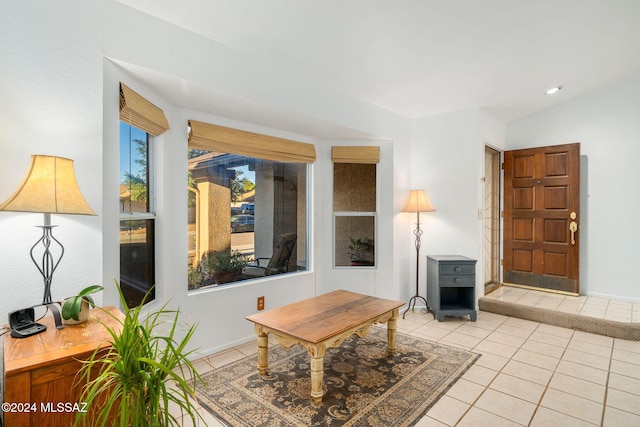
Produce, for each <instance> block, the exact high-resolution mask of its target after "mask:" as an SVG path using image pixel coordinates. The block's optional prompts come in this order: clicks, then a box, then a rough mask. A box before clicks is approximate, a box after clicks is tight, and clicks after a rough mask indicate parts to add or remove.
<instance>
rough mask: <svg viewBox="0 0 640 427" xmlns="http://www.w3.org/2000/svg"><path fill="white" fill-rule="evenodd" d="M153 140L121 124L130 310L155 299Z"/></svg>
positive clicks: (124, 275) (124, 283) (124, 281)
mask: <svg viewBox="0 0 640 427" xmlns="http://www.w3.org/2000/svg"><path fill="white" fill-rule="evenodd" d="M151 138H152V137H151V136H150V135H149V134H148V133H147V132H145V131H143V130H140V129H138V128H136V127H134V126H131V125H129V124H127V123H125V122H120V287H121V288H122V291H123V294H124V296H125V298H126V300H127V304H128V305H129V307H136V306H139V305H140V304H141V303H142V301H143V299H144V297H145V295H147V293H148V295H147V300H146V301H145V302H149V301H153V300H154V299H155V291H154V289H153V286H154V284H155V244H154V243H155V212H154V209H153V191H152V189H153V185H152V184H153V180H152V173H151V171H152V170H153V164H152V158H153V157H152V156H151V155H150V151H151V143H150V141H151Z"/></svg>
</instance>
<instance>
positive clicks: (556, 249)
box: [503, 143, 580, 294]
mask: <svg viewBox="0 0 640 427" xmlns="http://www.w3.org/2000/svg"><path fill="white" fill-rule="evenodd" d="M579 201H580V143H575V144H566V145H556V146H550V147H538V148H528V149H524V150H515V151H506V152H505V153H504V277H503V278H504V282H505V283H512V284H519V285H525V286H531V287H535V288H543V289H548V290H556V291H563V292H569V293H575V294H577V293H578V289H579V287H578V265H579V256H578V255H579V251H578V247H579V244H578V237H579V233H578V224H579V221H580V206H579Z"/></svg>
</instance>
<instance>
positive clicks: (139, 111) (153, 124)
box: [120, 82, 169, 136]
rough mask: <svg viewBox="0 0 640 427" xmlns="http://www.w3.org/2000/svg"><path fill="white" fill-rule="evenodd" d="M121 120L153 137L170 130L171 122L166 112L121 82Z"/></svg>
mask: <svg viewBox="0 0 640 427" xmlns="http://www.w3.org/2000/svg"><path fill="white" fill-rule="evenodd" d="M120 120H121V121H123V122H125V123H129V124H130V125H132V126H135V127H137V128H138V129H141V130H143V131H145V132H147V133H150V134H151V135H153V136H158V135H160V134H162V133H164V132H166V131H167V130H168V129H169V121H168V120H167V118H166V116H165V115H164V111H162V109H160V108H158V107H156V106H155V105H153V104H152V103H150V102H149V101H147V100H146V99H145V98H144V97H142V96H141V95H140V94H138V93H137V92H136V91H134V90H133V89H131V88H130V87H128V86H127V85H125V84H124V83H122V82H120Z"/></svg>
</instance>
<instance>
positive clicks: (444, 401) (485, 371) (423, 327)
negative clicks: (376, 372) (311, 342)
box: [196, 287, 640, 427]
mask: <svg viewBox="0 0 640 427" xmlns="http://www.w3.org/2000/svg"><path fill="white" fill-rule="evenodd" d="M494 292H497V293H496V294H495V295H493V296H492V297H496V298H515V299H516V300H517V301H518V302H519V303H527V304H532V305H538V306H544V307H552V306H553V307H554V309H560V310H565V309H566V310H580V312H581V313H582V314H584V315H593V316H597V317H600V315H602V316H603V318H614V317H618V316H619V317H620V318H622V317H624V318H625V319H626V318H627V316H631V317H630V318H631V319H634V321H640V320H638V305H637V304H631V305H629V304H626V303H620V302H617V301H609V300H604V299H601V298H586V297H585V298H583V297H564V296H557V295H556V296H554V297H552V296H550V295H551V294H547V293H544V295H537V294H536V291H525V290H523V289H518V288H505V287H503V288H500V289H498V290H497V291H494ZM567 298H577V300H575V301H574V300H572V299H567ZM607 316H609V317H607ZM398 330H399V332H401V333H405V334H409V335H414V336H417V337H422V338H425V339H429V340H432V341H437V342H440V343H442V344H446V345H450V346H454V347H461V348H465V349H468V350H470V351H473V352H477V353H480V354H482V356H481V357H480V358H479V359H478V361H477V362H476V363H475V364H474V365H473V366H472V367H471V368H470V369H469V370H468V371H467V372H466V374H465V375H464V376H463V377H462V378H461V379H460V380H458V381H457V382H456V384H455V385H454V386H453V387H452V388H451V389H450V390H449V391H448V392H447V393H446V394H445V395H444V396H443V397H442V398H441V399H440V400H439V401H438V402H437V403H436V404H435V405H434V406H433V407H432V408H431V409H430V410H429V411H428V412H427V413H426V415H425V416H424V417H423V418H422V419H421V420H420V421H419V422H418V424H417V425H416V426H417V427H443V426H458V427H466V426H473V427H476V426H479V425H480V426H486V427H501V426H534V427H543V426H552V427H556V426H562V427H574V426H575V427H582V426H585V427H586V426H590V427H592V426H607V427H625V426H634V427H637V426H640V341H626V340H621V339H617V338H616V339H614V338H611V337H606V336H601V335H594V334H588V333H584V332H580V331H573V330H570V329H565V328H560V327H557V326H551V325H545V324H541V323H537V322H532V321H528V320H522V319H517V318H511V317H507V316H503V315H499V314H494V313H488V312H479V313H478V319H477V321H476V322H471V321H468V320H467V317H465V318H455V317H446V318H445V321H443V322H437V321H435V320H434V319H433V315H431V314H424V313H419V312H417V311H416V312H409V313H407V315H406V319H399V321H398ZM255 351H256V349H255V342H249V343H247V344H245V345H242V346H239V347H235V348H232V349H228V350H225V351H223V352H220V353H217V354H214V355H212V356H209V357H205V358H202V359H200V360H198V361H196V366H197V367H198V369H199V371H200V372H206V371H208V370H211V369H213V368H215V367H220V366H223V365H225V364H227V363H230V362H231V361H234V360H237V359H239V358H242V357H245V356H246V355H248V354H252V353H255ZM205 417H206V419H207V422H208V423H209V425H210V426H212V427H217V426H221V425H222V424H220V423H219V422H218V421H217V420H216V419H215V418H214V417H212V416H210V415H209V414H206V413H205Z"/></svg>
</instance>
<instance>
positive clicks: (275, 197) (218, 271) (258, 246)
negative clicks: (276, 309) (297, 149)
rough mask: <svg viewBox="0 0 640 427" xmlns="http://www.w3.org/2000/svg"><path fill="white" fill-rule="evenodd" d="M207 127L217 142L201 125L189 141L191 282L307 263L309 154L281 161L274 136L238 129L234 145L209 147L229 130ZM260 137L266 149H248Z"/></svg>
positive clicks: (235, 278)
mask: <svg viewBox="0 0 640 427" xmlns="http://www.w3.org/2000/svg"><path fill="white" fill-rule="evenodd" d="M191 125H192V126H194V125H195V126H197V122H195V123H194V122H191ZM208 126H210V127H207V129H208V130H209V131H211V132H212V133H210V134H209V136H210V137H211V139H210V140H209V141H215V142H211V143H210V142H205V143H202V142H197V141H196V138H194V135H198V132H199V130H198V129H195V130H193V131H192V134H191V137H190V141H189V156H188V157H189V160H188V174H189V176H188V188H189V198H188V202H187V203H188V210H189V215H188V218H189V220H188V236H189V243H188V244H189V246H188V255H189V257H188V260H187V262H188V269H189V276H188V286H189V289H198V288H203V287H211V286H220V285H224V284H228V283H234V282H239V281H243V280H248V279H255V278H261V277H265V276H273V275H278V274H286V273H292V272H296V271H303V270H307V268H308V262H307V245H306V241H307V224H308V210H307V174H308V161H296V159H289V158H287V159H282V160H278V158H279V157H280V155H279V154H277V153H275V154H274V153H273V152H271V153H269V152H268V147H272V145H270V144H269V143H270V142H272V141H271V140H270V138H269V137H264V136H261V135H256V134H250V133H246V132H242V131H237V130H233V136H234V137H237V138H239V139H238V140H237V141H236V143H235V148H236V150H234V151H236V152H221V151H217V150H208V149H205V148H207V147H209V146H211V147H213V146H216V147H217V146H218V145H216V144H218V143H220V141H222V142H224V141H225V140H226V139H227V136H228V134H227V133H226V132H227V130H228V129H227V128H221V127H215V126H213V125H208ZM263 138H265V139H263ZM256 139H258V140H259V141H258V142H259V143H265V147H266V149H265V150H264V151H260V149H259V146H258V145H259V144H258V145H256V144H254V145H253V146H252V147H253V148H255V149H256V150H257V152H258V153H259V154H258V155H255V154H254V155H247V154H248V153H247V151H248V150H246V144H251V142H252V141H253V142H255V140H256ZM280 142H282V141H280ZM245 143H246V144H245ZM209 144H210V145H209ZM297 144H301V143H297ZM294 145H295V144H294ZM305 145H308V144H305ZM256 147H257V148H256ZM313 154H314V156H315V151H314V152H313Z"/></svg>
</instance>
